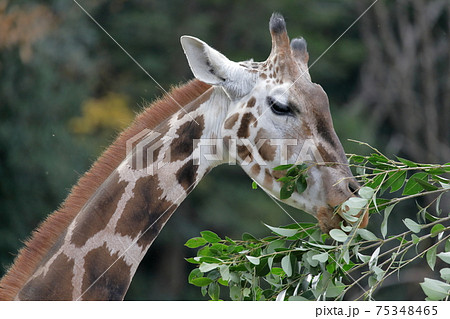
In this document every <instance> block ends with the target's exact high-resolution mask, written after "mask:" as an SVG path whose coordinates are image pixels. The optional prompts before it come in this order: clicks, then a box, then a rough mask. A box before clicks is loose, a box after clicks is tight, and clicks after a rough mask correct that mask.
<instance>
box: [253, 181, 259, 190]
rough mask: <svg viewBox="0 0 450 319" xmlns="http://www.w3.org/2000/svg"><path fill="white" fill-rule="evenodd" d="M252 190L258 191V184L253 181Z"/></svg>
mask: <svg viewBox="0 0 450 319" xmlns="http://www.w3.org/2000/svg"><path fill="white" fill-rule="evenodd" d="M252 189H258V184H257V183H256V182H255V181H253V182H252Z"/></svg>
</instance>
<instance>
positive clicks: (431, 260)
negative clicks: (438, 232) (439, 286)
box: [426, 246, 437, 271]
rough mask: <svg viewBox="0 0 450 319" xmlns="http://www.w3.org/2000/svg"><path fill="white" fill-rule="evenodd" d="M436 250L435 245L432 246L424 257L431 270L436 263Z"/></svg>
mask: <svg viewBox="0 0 450 319" xmlns="http://www.w3.org/2000/svg"><path fill="white" fill-rule="evenodd" d="M436 250H437V246H434V247H433V248H431V249H429V250H428V251H427V253H426V259H427V263H428V266H430V268H431V270H433V271H434V266H435V265H436Z"/></svg>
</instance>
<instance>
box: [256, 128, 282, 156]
mask: <svg viewBox="0 0 450 319" xmlns="http://www.w3.org/2000/svg"><path fill="white" fill-rule="evenodd" d="M263 136H267V132H266V130H265V129H263V128H261V129H260V130H259V131H258V133H257V134H256V138H255V143H258V142H259V141H260V140H261V139H265V138H264V137H263ZM276 151H277V147H276V146H275V145H271V144H270V140H269V139H267V140H266V141H265V142H264V144H263V145H261V147H260V148H259V150H258V152H259V154H260V155H261V157H262V159H263V160H265V161H269V162H271V161H273V160H274V159H275V155H276Z"/></svg>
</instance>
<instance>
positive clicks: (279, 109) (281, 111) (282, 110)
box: [267, 97, 292, 115]
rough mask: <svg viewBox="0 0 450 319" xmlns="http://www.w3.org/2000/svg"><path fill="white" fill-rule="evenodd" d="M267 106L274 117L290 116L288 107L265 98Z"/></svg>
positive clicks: (290, 111)
mask: <svg viewBox="0 0 450 319" xmlns="http://www.w3.org/2000/svg"><path fill="white" fill-rule="evenodd" d="M267 104H269V106H270V109H271V110H272V112H273V113H275V114H276V115H292V109H291V108H290V106H289V105H286V104H283V103H280V102H278V101H276V100H275V99H273V98H271V97H268V98H267Z"/></svg>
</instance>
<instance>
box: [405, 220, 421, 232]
mask: <svg viewBox="0 0 450 319" xmlns="http://www.w3.org/2000/svg"><path fill="white" fill-rule="evenodd" d="M403 223H404V224H405V226H406V227H408V229H409V230H410V231H412V232H413V233H418V232H420V231H421V230H422V226H420V225H419V224H417V223H416V222H415V221H413V220H412V219H409V218H405V219H404V220H403Z"/></svg>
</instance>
